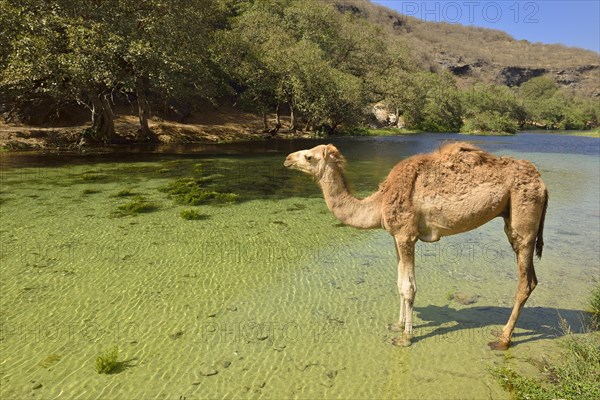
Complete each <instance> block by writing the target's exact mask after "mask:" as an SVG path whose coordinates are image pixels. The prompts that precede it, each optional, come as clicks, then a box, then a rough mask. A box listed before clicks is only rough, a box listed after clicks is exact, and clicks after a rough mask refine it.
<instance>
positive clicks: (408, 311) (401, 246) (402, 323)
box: [393, 238, 417, 346]
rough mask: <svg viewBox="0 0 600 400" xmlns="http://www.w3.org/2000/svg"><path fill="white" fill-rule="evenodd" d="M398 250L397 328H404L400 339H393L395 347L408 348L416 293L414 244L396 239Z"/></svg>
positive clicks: (411, 333) (411, 332)
mask: <svg viewBox="0 0 600 400" xmlns="http://www.w3.org/2000/svg"><path fill="white" fill-rule="evenodd" d="M396 248H397V250H398V258H399V262H398V291H399V292H400V317H399V321H398V326H399V328H402V327H403V328H404V332H403V333H402V337H398V338H395V339H394V340H393V343H394V344H395V345H397V346H410V344H411V341H410V340H411V339H412V336H413V320H412V314H413V302H414V300H415V295H416V293H417V282H416V280H415V243H414V242H412V241H405V240H399V239H398V238H396Z"/></svg>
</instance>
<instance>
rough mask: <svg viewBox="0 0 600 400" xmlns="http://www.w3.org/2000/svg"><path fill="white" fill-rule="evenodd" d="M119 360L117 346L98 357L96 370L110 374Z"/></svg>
mask: <svg viewBox="0 0 600 400" xmlns="http://www.w3.org/2000/svg"><path fill="white" fill-rule="evenodd" d="M118 360H119V347H117V346H115V347H113V348H112V349H110V350H107V351H105V352H104V353H102V354H100V355H98V356H97V357H96V364H95V365H96V372H97V373H99V374H110V373H111V372H113V371H114V370H115V368H116V367H117V366H118V365H119V361H118Z"/></svg>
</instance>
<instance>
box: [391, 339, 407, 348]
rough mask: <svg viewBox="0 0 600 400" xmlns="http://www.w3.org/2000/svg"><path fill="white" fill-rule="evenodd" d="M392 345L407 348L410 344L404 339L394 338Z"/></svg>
mask: <svg viewBox="0 0 600 400" xmlns="http://www.w3.org/2000/svg"><path fill="white" fill-rule="evenodd" d="M392 344H393V345H394V346H398V347H408V346H410V345H411V344H412V342H411V341H410V339H408V338H406V337H395V338H393V339H392Z"/></svg>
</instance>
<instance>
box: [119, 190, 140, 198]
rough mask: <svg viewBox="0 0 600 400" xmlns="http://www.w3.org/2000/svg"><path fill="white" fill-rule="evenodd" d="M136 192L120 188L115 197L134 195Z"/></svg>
mask: <svg viewBox="0 0 600 400" xmlns="http://www.w3.org/2000/svg"><path fill="white" fill-rule="evenodd" d="M134 195H135V193H133V190H132V189H123V190H119V191H118V192H117V193H116V194H115V195H114V197H129V196H134Z"/></svg>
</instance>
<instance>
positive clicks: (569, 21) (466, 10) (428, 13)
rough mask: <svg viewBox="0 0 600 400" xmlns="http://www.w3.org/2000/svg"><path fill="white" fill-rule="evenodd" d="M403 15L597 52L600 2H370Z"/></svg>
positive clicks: (599, 44) (598, 45)
mask: <svg viewBox="0 0 600 400" xmlns="http://www.w3.org/2000/svg"><path fill="white" fill-rule="evenodd" d="M372 2H373V3H377V4H381V5H384V6H386V7H388V8H392V9H394V10H396V11H399V12H401V13H403V14H406V15H412V16H414V17H417V18H421V19H425V20H427V21H445V22H450V23H461V24H463V25H475V26H482V27H486V28H493V29H499V30H502V31H505V32H507V33H508V34H510V35H511V36H512V37H514V38H515V39H519V40H521V39H525V40H529V41H530V42H542V43H561V44H564V45H567V46H574V47H581V48H584V49H589V50H594V51H596V52H600V0H575V1H568V0H541V1H516V0H508V1H501V0H496V1H486V0H484V1H477V0H455V1H449V0H437V1H431V0H425V1H423V0H415V1H404V0H402V1H401V0H372Z"/></svg>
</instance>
